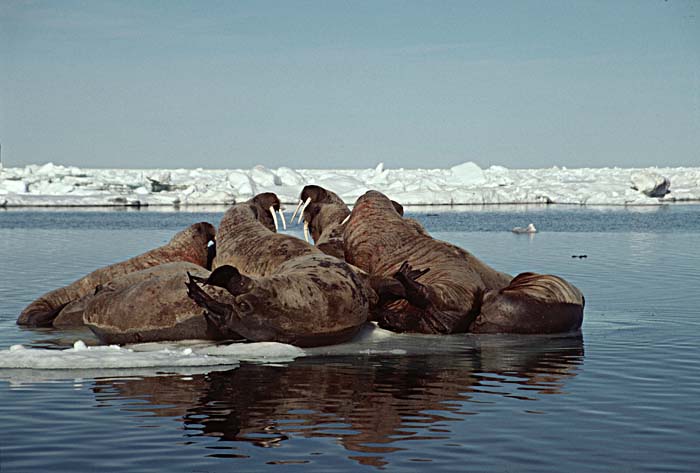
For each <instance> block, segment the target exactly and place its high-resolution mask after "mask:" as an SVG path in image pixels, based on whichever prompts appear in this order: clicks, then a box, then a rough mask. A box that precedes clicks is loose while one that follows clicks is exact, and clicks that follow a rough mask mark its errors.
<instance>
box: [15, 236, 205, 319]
mask: <svg viewBox="0 0 700 473" xmlns="http://www.w3.org/2000/svg"><path fill="white" fill-rule="evenodd" d="M214 234H215V232H214V227H213V226H212V225H211V224H209V223H206V222H200V223H196V224H194V225H191V226H190V227H188V228H186V229H185V230H183V231H181V232H179V233H177V234H176V235H175V236H174V237H173V238H172V239H171V240H170V241H169V242H168V243H167V244H165V245H163V246H161V247H159V248H155V249H153V250H150V251H147V252H146V253H143V254H141V255H139V256H135V257H133V258H131V259H129V260H127V261H122V262H120V263H115V264H112V265H109V266H105V267H103V268H100V269H97V270H95V271H93V272H92V273H90V274H88V275H87V276H84V277H82V278H80V279H78V280H77V281H75V282H73V283H72V284H69V285H68V286H65V287H61V288H59V289H55V290H53V291H51V292H48V293H46V294H44V295H43V296H41V297H40V298H39V299H37V300H35V301H34V302H32V303H31V304H29V305H28V306H27V307H26V308H25V309H24V310H23V311H22V313H21V314H20V316H19V318H18V319H17V323H18V324H19V325H28V326H32V327H40V326H48V325H51V323H52V322H53V320H54V318H55V317H56V316H57V315H58V313H59V312H60V311H61V309H63V307H65V306H66V305H67V304H68V303H70V302H72V301H75V300H78V299H80V298H82V297H84V296H87V295H90V294H94V292H95V289H96V288H97V286H99V285H103V284H106V283H108V282H109V281H111V280H113V279H115V278H117V277H119V276H123V275H125V274H128V273H131V272H134V271H140V270H142V269H146V268H150V267H152V266H157V265H159V264H163V263H169V262H172V261H189V262H190V263H194V264H196V265H198V266H202V267H204V266H206V265H207V263H208V256H209V254H208V253H209V252H208V247H207V245H208V243H209V241H211V240H212V239H213V238H214Z"/></svg>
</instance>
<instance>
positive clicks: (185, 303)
mask: <svg viewBox="0 0 700 473" xmlns="http://www.w3.org/2000/svg"><path fill="white" fill-rule="evenodd" d="M139 273H141V274H139ZM188 274H193V275H195V276H197V277H202V278H206V277H208V276H209V271H208V270H206V269H205V268H202V267H201V266H198V265H195V264H192V263H187V262H176V263H167V264H162V265H159V266H155V267H153V268H149V269H145V270H143V271H138V272H136V273H131V274H130V275H128V276H127V277H126V278H122V279H121V280H115V281H113V282H112V283H110V284H107V285H106V286H104V287H103V288H101V289H100V290H98V292H97V294H95V295H94V296H89V297H85V298H83V299H81V300H83V301H85V304H84V308H83V320H84V323H85V325H87V326H88V327H89V328H90V330H92V331H93V333H95V335H97V337H98V338H99V339H100V340H101V341H103V342H105V343H115V344H123V343H141V342H160V341H166V340H188V339H203V340H223V339H225V338H229V337H228V334H227V336H225V335H224V334H222V333H221V332H220V331H219V330H217V329H216V327H214V326H213V325H212V324H211V323H210V322H209V321H208V320H207V318H206V317H205V316H204V309H202V308H201V307H199V306H198V305H197V304H195V303H194V301H192V300H191V299H190V298H189V297H188V296H187V288H186V287H185V283H186V282H187V280H188ZM125 279H126V280H130V281H136V282H132V283H131V284H128V283H127V281H126V280H125ZM139 279H140V280H139Z"/></svg>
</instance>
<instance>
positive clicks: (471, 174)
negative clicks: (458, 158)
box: [450, 161, 486, 186]
mask: <svg viewBox="0 0 700 473" xmlns="http://www.w3.org/2000/svg"><path fill="white" fill-rule="evenodd" d="M450 173H451V174H452V178H453V179H454V180H455V181H456V182H458V183H460V184H462V185H466V186H480V185H482V184H484V183H485V182H486V178H485V177H484V171H482V170H481V168H480V167H479V166H477V165H476V164H474V163H473V162H471V161H470V162H467V163H462V164H459V165H457V166H453V167H452V168H450Z"/></svg>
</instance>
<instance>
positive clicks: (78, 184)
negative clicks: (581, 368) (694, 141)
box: [0, 162, 700, 206]
mask: <svg viewBox="0 0 700 473" xmlns="http://www.w3.org/2000/svg"><path fill="white" fill-rule="evenodd" d="M305 184H317V185H320V186H323V187H327V188H329V189H331V190H333V191H334V192H336V193H337V194H338V195H340V196H341V197H342V198H343V199H344V200H345V201H346V202H348V203H349V204H352V203H353V202H354V201H355V199H357V197H359V196H360V195H362V194H363V193H364V192H366V191H367V190H368V189H376V190H379V191H381V192H384V193H385V194H387V195H388V196H389V197H391V198H392V199H394V200H397V201H398V202H401V203H402V204H404V205H459V204H480V205H482V204H532V203H559V204H575V205H659V204H663V203H668V202H679V201H700V167H677V168H656V167H653V168H579V169H567V168H560V167H556V166H555V167H552V168H543V169H508V168H505V167H503V166H491V167H489V168H486V169H482V168H480V167H479V166H477V165H476V164H475V163H473V162H466V163H462V164H459V165H457V166H453V167H451V168H448V169H403V168H401V169H389V168H386V167H385V166H384V164H383V163H379V164H378V165H377V166H376V167H375V168H372V169H335V170H324V169H296V170H295V169H290V168H288V167H280V168H278V169H269V168H266V167H264V166H261V165H258V166H255V167H253V168H252V169H201V168H197V169H150V170H137V169H80V168H77V167H74V166H61V165H55V164H53V163H47V164H44V165H36V164H32V165H28V166H25V167H23V168H2V169H0V206H127V205H130V206H145V205H151V206H180V205H222V204H230V203H233V202H237V201H243V200H247V199H249V198H250V197H252V196H253V195H255V194H257V193H259V192H266V191H269V192H275V193H276V194H277V195H278V196H279V197H280V199H281V200H282V201H283V203H285V204H295V203H296V202H297V200H298V196H299V193H300V191H301V188H302V187H303V186H304V185H305Z"/></svg>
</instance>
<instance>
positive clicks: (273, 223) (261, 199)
mask: <svg viewBox="0 0 700 473" xmlns="http://www.w3.org/2000/svg"><path fill="white" fill-rule="evenodd" d="M246 203H247V204H250V205H251V206H253V207H254V208H255V218H256V219H257V220H258V221H259V222H260V223H262V224H263V225H265V227H267V228H268V229H269V230H271V231H274V232H277V231H278V230H279V223H278V221H277V212H279V214H280V218H281V219H282V226H283V228H284V229H286V228H287V222H286V221H285V219H284V213H283V212H282V209H281V206H280V199H279V197H277V194H275V193H273V192H263V193H262V194H258V195H256V196H255V197H253V198H252V199H250V200H248V201H247V202H246Z"/></svg>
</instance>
